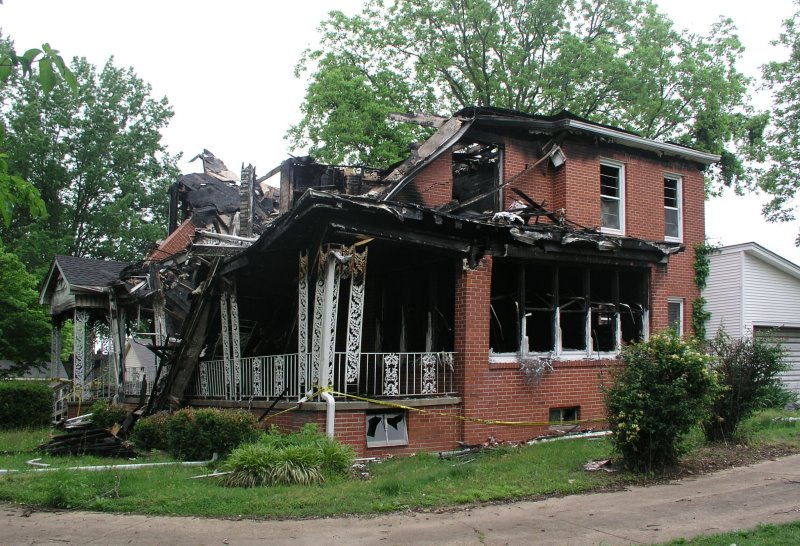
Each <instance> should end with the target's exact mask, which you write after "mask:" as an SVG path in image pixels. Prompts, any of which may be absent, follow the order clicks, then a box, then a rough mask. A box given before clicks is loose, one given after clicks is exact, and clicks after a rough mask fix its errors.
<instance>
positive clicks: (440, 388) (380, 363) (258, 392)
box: [187, 352, 454, 400]
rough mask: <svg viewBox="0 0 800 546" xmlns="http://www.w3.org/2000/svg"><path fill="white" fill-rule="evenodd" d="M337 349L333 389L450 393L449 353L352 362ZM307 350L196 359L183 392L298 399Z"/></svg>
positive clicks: (372, 356)
mask: <svg viewBox="0 0 800 546" xmlns="http://www.w3.org/2000/svg"><path fill="white" fill-rule="evenodd" d="M347 356H348V355H347V354H346V353H336V354H335V357H334V367H333V389H334V390H336V391H339V392H343V393H347V394H358V395H364V396H372V397H382V398H383V397H390V398H391V397H394V398H397V397H415V396H441V395H445V394H452V393H453V392H454V388H453V363H454V353H450V352H446V353H361V354H360V356H359V358H358V361H357V363H356V362H354V361H352V360H351V361H349V362H348V358H347ZM311 378H312V370H311V355H308V354H306V355H303V356H301V357H298V355H297V354H296V353H294V354H284V355H269V356H256V357H248V358H242V359H241V360H240V362H239V365H238V366H237V365H236V364H235V363H234V362H231V363H230V364H229V366H228V367H227V368H226V366H225V362H224V361H223V360H206V361H203V362H200V365H199V366H198V369H197V371H196V372H195V374H194V376H193V379H192V382H191V383H190V386H189V389H188V392H187V395H189V396H194V397H203V398H214V399H221V400H249V399H271V398H276V397H278V396H280V395H281V394H282V393H283V392H284V391H286V393H285V397H286V398H287V399H297V398H300V397H301V396H303V394H304V393H305V392H306V391H307V390H308V389H309V388H311V387H312V385H313V382H312V379H311Z"/></svg>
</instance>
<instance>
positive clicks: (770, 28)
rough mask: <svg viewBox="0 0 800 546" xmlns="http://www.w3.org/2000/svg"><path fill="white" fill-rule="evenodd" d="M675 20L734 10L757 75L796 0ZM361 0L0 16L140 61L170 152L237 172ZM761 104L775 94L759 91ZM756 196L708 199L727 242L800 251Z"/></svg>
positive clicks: (286, 118)
mask: <svg viewBox="0 0 800 546" xmlns="http://www.w3.org/2000/svg"><path fill="white" fill-rule="evenodd" d="M657 3H658V4H659V6H660V8H661V10H662V11H664V12H666V13H667V14H668V15H669V16H670V17H671V18H672V20H673V21H675V24H676V25H675V26H676V27H677V28H680V29H684V28H686V29H689V30H691V31H694V32H701V33H705V32H706V31H707V30H708V29H709V27H710V26H711V25H712V24H713V23H714V22H715V21H716V20H718V18H719V17H720V16H721V15H724V16H727V17H730V18H732V19H733V20H734V23H735V24H736V26H737V28H738V30H739V36H740V38H741V40H742V42H743V43H744V45H745V47H746V48H747V52H746V54H745V57H744V58H743V59H742V63H741V65H740V67H739V68H740V70H742V71H743V72H745V73H746V74H748V75H750V76H753V77H755V76H758V75H759V74H760V71H759V67H760V66H761V65H762V64H763V63H765V62H768V61H770V60H774V59H782V58H783V57H785V53H784V52H781V51H779V50H776V49H774V48H772V47H771V46H770V45H769V42H770V41H771V40H773V39H774V38H776V37H777V35H778V33H779V32H780V29H781V21H782V20H783V19H785V18H787V17H789V16H790V15H791V14H792V13H793V12H794V11H795V10H796V9H798V7H797V5H796V4H794V3H793V2H792V1H791V0H762V1H761V2H760V3H754V2H752V1H744V0H658V2H657ZM361 5H362V2H361V1H360V0H331V1H323V0H294V1H292V2H286V3H284V2H254V1H248V0H227V1H226V2H211V1H208V0H194V1H192V2H185V3H184V2H173V1H165V0H137V1H135V2H133V1H130V0H93V1H90V0H72V1H69V2H65V1H63V0H3V5H0V27H2V32H3V35H8V36H11V37H12V38H13V39H14V40H15V42H16V44H17V48H18V49H22V50H24V49H27V48H29V47H35V46H38V45H40V44H41V43H42V42H44V41H48V42H50V44H51V45H53V46H54V47H57V48H58V49H59V50H60V51H61V52H62V54H63V55H64V56H65V57H72V56H74V55H78V56H84V57H86V58H87V59H89V61H90V62H92V63H94V64H96V65H98V66H102V65H103V64H104V63H105V62H106V61H107V60H108V58H109V56H111V55H113V56H114V57H115V64H116V65H117V66H132V67H133V68H134V69H135V71H136V73H137V74H138V75H139V76H140V77H141V78H142V79H144V80H145V81H147V82H149V83H150V84H151V85H152V87H153V95H154V96H156V97H161V96H164V95H166V96H167V97H168V99H169V101H170V103H171V104H172V106H173V108H174V110H175V117H174V118H173V120H172V123H171V124H170V127H169V128H168V129H167V130H166V131H165V133H164V141H165V143H166V144H167V146H168V148H169V150H170V151H171V152H172V153H177V152H182V153H183V156H184V159H183V161H182V162H181V163H180V167H181V169H182V170H184V171H185V172H192V171H195V170H198V168H199V166H198V165H197V164H196V163H194V164H188V163H186V160H188V159H191V158H192V157H193V156H194V155H196V154H197V153H199V152H200V151H202V150H203V148H207V149H209V150H211V151H212V152H214V154H216V155H217V156H218V157H219V158H221V159H222V160H223V161H225V163H226V164H227V165H228V167H229V168H231V170H233V171H235V172H238V171H239V168H240V167H241V165H242V163H252V164H253V165H255V166H256V168H257V172H258V173H265V172H267V171H268V170H270V169H271V168H273V167H275V166H276V165H278V164H279V163H280V162H281V161H283V159H285V158H286V157H287V155H286V154H287V152H288V146H287V143H286V142H285V141H284V139H283V136H284V134H285V133H286V130H287V129H288V128H289V126H290V125H291V124H293V123H296V122H297V121H298V119H299V117H300V112H299V106H300V103H301V101H302V97H303V92H304V89H305V82H304V81H300V80H297V79H296V78H295V77H294V75H293V68H294V65H295V63H296V62H297V59H298V58H299V57H300V54H301V53H302V51H303V50H304V49H305V48H306V47H309V46H313V45H314V44H315V43H316V39H317V26H318V24H319V22H320V21H321V20H322V19H324V18H325V15H326V13H327V12H328V11H330V10H332V9H339V10H342V11H344V12H345V13H348V14H352V13H356V12H357V11H358V10H359V8H360V6H361ZM755 100H756V104H757V105H758V106H759V107H761V108H768V107H769V98H768V96H764V95H763V94H761V95H760V96H757V97H755ZM762 201H763V200H762V199H761V198H759V197H758V196H752V195H750V196H746V197H735V196H732V195H729V196H726V197H723V198H717V199H713V200H711V201H709V202H708V203H707V206H706V232H707V234H708V236H709V238H711V239H712V241H715V242H721V243H722V244H726V245H730V244H737V243H742V242H747V241H755V242H757V243H759V244H761V245H763V246H765V247H766V248H768V249H770V250H772V251H774V252H777V253H778V254H780V255H782V256H784V257H785V258H787V259H790V260H792V261H794V262H796V263H800V250H798V249H797V248H796V247H795V246H794V239H795V237H796V235H797V233H798V228H799V227H800V222H798V221H794V222H789V223H783V224H769V223H767V222H765V221H764V220H763V219H762V218H761V216H760V208H761V203H762Z"/></svg>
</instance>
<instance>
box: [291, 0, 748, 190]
mask: <svg viewBox="0 0 800 546" xmlns="http://www.w3.org/2000/svg"><path fill="white" fill-rule="evenodd" d="M742 50H743V48H742V46H741V44H740V42H739V40H738V38H737V36H736V34H735V32H734V29H733V26H732V23H731V21H730V20H728V19H722V20H720V21H719V22H718V23H717V24H716V25H714V26H713V27H712V28H711V30H710V32H709V33H708V34H707V35H705V36H701V35H697V34H691V33H681V32H678V31H677V30H676V29H675V28H674V27H673V24H672V21H671V20H670V19H669V18H667V17H666V16H665V15H663V14H660V13H658V12H657V11H656V7H655V5H654V4H653V3H652V2H651V1H650V0H591V1H581V2H576V1H574V0H495V1H490V0H447V1H445V0H431V1H425V2H422V1H420V0H396V1H394V2H387V3H384V2H383V1H381V0H368V1H367V3H366V5H365V7H364V9H363V11H362V12H361V13H360V14H357V15H354V16H352V17H349V16H346V15H344V14H342V13H341V12H336V11H334V12H331V13H330V15H329V17H328V19H327V20H325V21H324V22H323V23H322V25H321V45H320V47H319V48H318V49H315V50H310V51H307V52H306V53H305V54H304V56H303V58H302V59H301V60H300V63H299V64H298V67H297V71H298V74H302V73H303V72H305V71H309V72H311V74H310V83H309V85H308V88H307V90H306V96H305V100H304V103H303V105H302V113H303V117H302V119H301V120H300V121H299V123H298V124H297V125H295V126H294V127H292V128H291V129H290V131H289V133H288V135H287V136H288V138H289V140H290V142H291V143H292V144H293V145H294V146H296V147H298V146H310V150H311V153H313V154H315V155H317V156H318V157H319V158H320V159H322V160H323V161H329V162H341V161H365V162H367V161H368V162H372V163H375V164H378V165H386V164H388V163H391V162H393V161H395V160H396V159H398V156H403V155H405V154H406V149H405V147H406V146H407V144H408V143H409V141H410V140H411V139H412V137H416V136H418V133H415V132H414V131H410V130H402V129H400V131H403V132H399V131H398V129H399V128H397V127H392V126H391V125H390V122H387V120H386V119H385V117H382V116H381V114H382V113H383V112H385V111H391V110H394V111H400V112H404V111H427V112H432V113H435V112H440V113H449V112H452V111H454V110H456V109H458V108H460V107H464V106H471V105H477V106H494V107H503V108H510V109H513V110H519V111H523V112H531V113H539V114H552V113H556V112H558V111H559V110H561V109H568V110H570V111H572V112H573V113H575V114H577V115H579V116H583V117H587V118H589V119H591V120H593V121H596V122H599V123H609V124H613V125H615V126H619V127H622V128H624V129H628V130H632V131H636V132H638V133H640V134H642V135H643V136H646V137H650V138H659V139H667V140H672V141H677V142H680V143H682V144H686V145H691V146H694V147H697V148H699V149H702V150H705V151H709V152H713V153H719V154H721V155H723V162H722V166H721V167H720V168H719V169H718V170H717V171H716V172H714V173H712V175H713V177H714V178H715V180H716V181H718V182H724V183H726V184H738V183H740V182H741V180H742V179H743V177H744V175H745V174H746V173H745V170H744V168H743V166H742V153H744V152H748V153H749V149H748V145H749V141H748V139H747V138H746V137H747V136H748V135H749V134H750V132H753V131H754V132H755V133H757V132H758V130H759V128H760V127H762V126H763V117H761V116H752V115H750V109H749V107H748V105H747V103H746V90H747V86H748V83H749V81H748V79H747V78H746V77H745V76H743V75H742V74H741V73H740V72H738V71H737V70H736V68H735V66H734V65H735V62H736V60H737V59H738V58H739V56H740V55H741V53H742ZM748 131H750V132H748ZM353 135H356V138H357V139H358V143H357V145H355V144H354V143H352V142H351V140H353V138H354V137H353ZM387 135H388V136H387ZM726 146H727V148H726ZM729 150H730V151H729Z"/></svg>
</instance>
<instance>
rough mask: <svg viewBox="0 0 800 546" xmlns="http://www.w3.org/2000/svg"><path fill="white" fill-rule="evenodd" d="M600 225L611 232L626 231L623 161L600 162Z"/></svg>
mask: <svg viewBox="0 0 800 546" xmlns="http://www.w3.org/2000/svg"><path fill="white" fill-rule="evenodd" d="M600 227H601V229H602V230H603V231H607V232H610V233H624V231H625V168H624V167H623V165H622V163H616V162H610V161H604V162H602V163H601V164H600Z"/></svg>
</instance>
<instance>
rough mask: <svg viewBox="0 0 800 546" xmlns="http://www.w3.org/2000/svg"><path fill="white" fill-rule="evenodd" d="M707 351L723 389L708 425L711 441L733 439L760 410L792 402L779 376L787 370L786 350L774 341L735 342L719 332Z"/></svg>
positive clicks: (722, 332)
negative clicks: (748, 418) (748, 419)
mask: <svg viewBox="0 0 800 546" xmlns="http://www.w3.org/2000/svg"><path fill="white" fill-rule="evenodd" d="M708 352H709V354H711V355H712V356H713V357H714V368H715V369H716V371H717V375H718V377H719V380H720V383H721V384H722V387H723V389H722V396H720V397H719V398H718V399H717V401H716V403H715V404H714V407H713V412H712V415H711V418H710V419H709V421H708V423H707V425H706V437H707V438H708V439H709V440H715V441H720V440H725V439H727V438H730V437H732V436H733V435H734V433H735V432H736V427H737V426H738V425H739V423H740V422H741V421H742V420H743V419H746V418H747V417H749V416H750V415H752V413H753V412H754V411H756V410H757V409H762V408H766V407H774V406H775V405H776V404H777V405H779V407H782V406H783V405H784V404H786V403H787V402H789V401H791V398H792V397H791V394H789V393H788V392H787V391H786V390H785V389H784V388H783V385H782V383H781V380H780V377H779V376H778V374H780V373H781V372H782V371H784V370H785V369H786V364H785V362H784V359H783V356H784V352H783V348H782V347H781V346H780V345H779V344H777V343H774V342H773V341H772V340H771V339H769V338H766V339H765V338H760V337H744V338H740V339H732V338H731V337H730V336H728V335H727V334H726V333H725V332H724V331H723V330H720V332H719V333H718V334H717V337H716V338H714V340H712V341H711V342H709V344H708Z"/></svg>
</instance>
